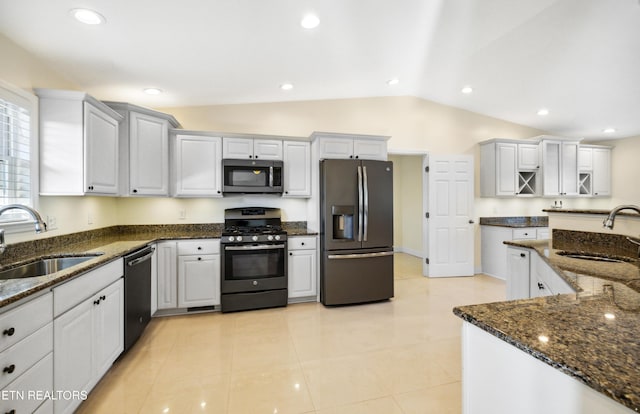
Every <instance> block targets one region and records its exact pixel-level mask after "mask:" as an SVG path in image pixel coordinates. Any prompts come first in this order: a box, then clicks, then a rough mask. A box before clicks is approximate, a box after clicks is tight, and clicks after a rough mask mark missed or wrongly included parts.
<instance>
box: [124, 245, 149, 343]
mask: <svg viewBox="0 0 640 414" xmlns="http://www.w3.org/2000/svg"><path fill="white" fill-rule="evenodd" d="M153 250H154V248H153V247H151V246H147V247H145V248H143V249H140V250H136V251H135V252H133V253H131V254H128V255H127V256H125V257H124V352H126V351H127V350H128V349H129V348H131V347H132V346H133V344H134V343H135V342H136V341H137V340H138V338H139V337H140V335H142V332H143V331H144V328H146V326H147V324H148V323H149V321H150V320H151V257H152V256H153Z"/></svg>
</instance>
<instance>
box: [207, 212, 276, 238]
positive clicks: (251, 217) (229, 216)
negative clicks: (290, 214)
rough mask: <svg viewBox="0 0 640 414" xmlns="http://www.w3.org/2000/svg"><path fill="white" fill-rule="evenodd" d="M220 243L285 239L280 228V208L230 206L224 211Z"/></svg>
mask: <svg viewBox="0 0 640 414" xmlns="http://www.w3.org/2000/svg"><path fill="white" fill-rule="evenodd" d="M224 225H225V227H224V230H223V232H222V238H221V239H220V241H221V243H223V244H225V243H261V242H273V241H285V240H287V232H286V231H284V230H282V222H281V219H280V209H278V208H267V207H246V208H232V209H227V210H225V212H224Z"/></svg>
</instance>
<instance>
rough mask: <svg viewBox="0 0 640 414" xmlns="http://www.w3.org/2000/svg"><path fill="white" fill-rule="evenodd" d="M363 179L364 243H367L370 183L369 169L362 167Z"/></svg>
mask: <svg viewBox="0 0 640 414" xmlns="http://www.w3.org/2000/svg"><path fill="white" fill-rule="evenodd" d="M362 172H363V179H362V187H363V191H364V212H363V221H364V235H363V241H367V236H368V234H369V183H368V181H369V180H368V177H367V167H362Z"/></svg>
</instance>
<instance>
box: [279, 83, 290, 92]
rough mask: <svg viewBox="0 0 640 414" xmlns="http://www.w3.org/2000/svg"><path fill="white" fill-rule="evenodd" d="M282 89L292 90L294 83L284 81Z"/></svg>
mask: <svg viewBox="0 0 640 414" xmlns="http://www.w3.org/2000/svg"><path fill="white" fill-rule="evenodd" d="M280 89H282V90H283V91H290V90H291V89H293V83H283V84H282V85H280Z"/></svg>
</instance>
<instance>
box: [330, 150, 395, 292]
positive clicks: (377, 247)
mask: <svg viewBox="0 0 640 414" xmlns="http://www.w3.org/2000/svg"><path fill="white" fill-rule="evenodd" d="M320 195H321V201H320V217H321V223H320V226H321V231H320V239H321V249H322V259H321V260H322V261H321V265H320V272H321V276H320V300H321V301H322V303H323V304H325V305H346V304H352V303H363V302H372V301H379V300H384V299H389V298H392V297H393V163H392V162H390V161H373V160H322V161H320Z"/></svg>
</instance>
